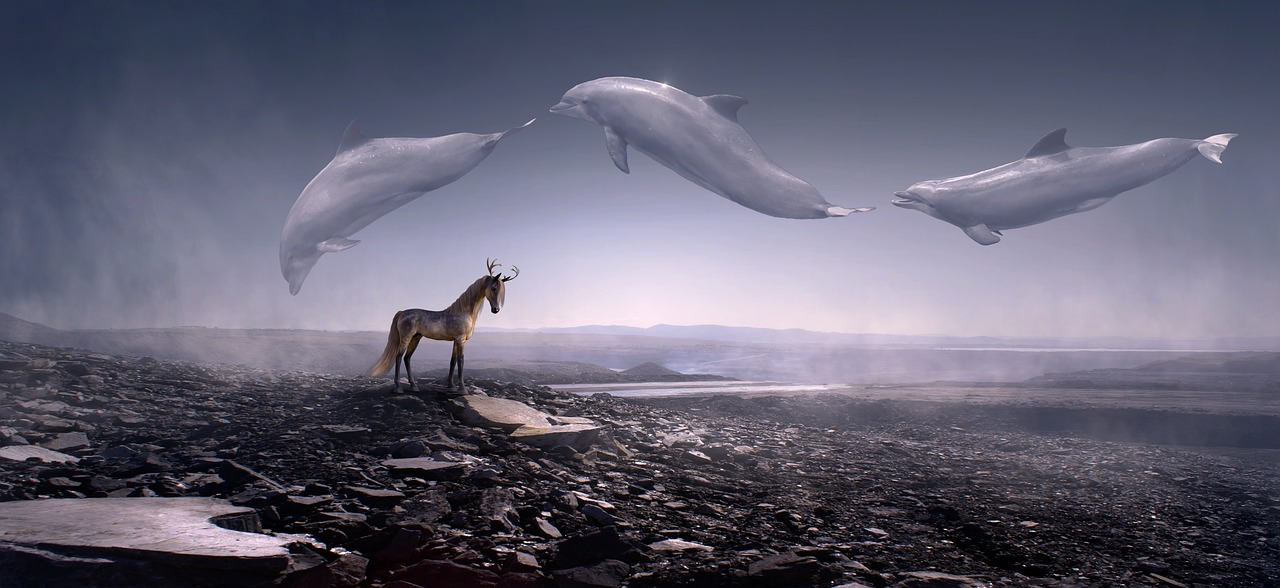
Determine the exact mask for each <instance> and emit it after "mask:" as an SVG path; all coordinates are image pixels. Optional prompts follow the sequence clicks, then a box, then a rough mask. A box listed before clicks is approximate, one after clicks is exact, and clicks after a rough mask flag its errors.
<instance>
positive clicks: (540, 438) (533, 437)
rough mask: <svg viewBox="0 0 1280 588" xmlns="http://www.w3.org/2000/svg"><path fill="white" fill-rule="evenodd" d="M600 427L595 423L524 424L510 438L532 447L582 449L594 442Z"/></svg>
mask: <svg viewBox="0 0 1280 588" xmlns="http://www.w3.org/2000/svg"><path fill="white" fill-rule="evenodd" d="M599 435H600V427H598V426H595V425H545V426H535V425H525V426H523V427H520V428H518V429H516V430H515V431H514V432H513V433H511V438H512V439H514V440H516V441H519V442H521V443H525V444H528V445H533V446H534V447H572V448H574V449H578V450H584V449H586V448H588V447H590V446H591V444H592V443H595V441H596V439H597V438H598V437H599Z"/></svg>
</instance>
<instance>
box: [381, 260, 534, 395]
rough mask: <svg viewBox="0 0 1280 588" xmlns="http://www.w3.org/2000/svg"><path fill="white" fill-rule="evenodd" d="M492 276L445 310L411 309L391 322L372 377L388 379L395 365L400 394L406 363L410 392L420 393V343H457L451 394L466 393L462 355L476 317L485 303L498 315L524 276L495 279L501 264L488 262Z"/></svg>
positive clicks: (452, 360) (514, 269)
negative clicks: (416, 368)
mask: <svg viewBox="0 0 1280 588" xmlns="http://www.w3.org/2000/svg"><path fill="white" fill-rule="evenodd" d="M485 265H486V266H487V267H488V268H489V274H488V275H485V276H481V277H480V279H478V280H476V281H475V282H474V283H472V284H471V285H470V286H468V287H467V289H466V291H464V292H463V293H462V295H461V296H458V299H457V300H455V301H454V302H453V304H451V305H449V308H446V309H444V310H422V309H421V308H410V309H406V310H401V311H399V312H397V313H396V315H395V317H394V318H392V319H391V332H390V333H388V334H387V347H386V349H384V350H383V351H382V357H380V358H378V363H375V364H374V365H373V368H372V369H371V370H370V373H371V375H373V376H381V375H385V374H386V373H387V372H388V371H390V370H391V367H392V366H393V365H394V366H395V368H396V376H395V383H396V393H400V392H401V389H400V360H401V359H402V358H403V359H404V371H405V373H406V374H408V376H409V389H410V390H411V391H413V392H417V391H418V384H417V383H416V382H414V381H413V372H411V371H410V370H409V358H410V357H413V352H414V350H416V349H417V348H418V341H419V340H421V339H422V338H423V337H426V338H428V339H434V340H436V341H453V355H452V356H450V357H449V390H450V391H453V390H457V389H459V388H460V389H463V390H465V389H466V388H465V385H464V384H463V380H462V352H463V350H464V348H465V347H466V344H467V339H470V338H471V333H472V332H473V331H475V328H476V317H477V316H478V315H479V314H480V307H481V306H484V301H485V300H488V301H489V309H490V310H492V311H493V313H494V314H497V313H498V311H499V310H501V309H502V303H503V301H504V300H505V299H506V295H507V284H506V283H507V282H510V281H511V280H514V279H515V278H516V276H518V275H520V268H518V267H516V266H514V265H513V266H511V270H512V272H513V273H512V274H511V275H510V276H503V275H502V274H501V273H498V274H497V275H494V273H493V269H494V268H496V267H500V266H501V265H502V264H500V263H498V260H496V259H494V260H488V259H486V260H485ZM455 365H456V366H457V367H458V382H457V388H455V387H454V381H453V368H454V366H455Z"/></svg>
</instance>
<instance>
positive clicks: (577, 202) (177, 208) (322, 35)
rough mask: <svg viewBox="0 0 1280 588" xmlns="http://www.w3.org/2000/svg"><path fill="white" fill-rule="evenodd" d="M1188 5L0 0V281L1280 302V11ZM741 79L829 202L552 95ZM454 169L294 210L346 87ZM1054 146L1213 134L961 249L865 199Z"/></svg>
mask: <svg viewBox="0 0 1280 588" xmlns="http://www.w3.org/2000/svg"><path fill="white" fill-rule="evenodd" d="M1278 10H1280V9H1277V8H1276V7H1275V6H1274V5H1272V4H1271V3H1202V2H1194V3H1193V2H1187V3H1182V2H1124V3H1111V2H1071V3H1052V4H1051V3H1045V2H1034V3H1029V2H981V3H978V2H973V3H968V2H894V3H887V2H874V3H870V2H823V3H795V2H787V3H753V2H745V3H744V2H723V3H721V2H698V3H690V2H656V3H655V2H645V3H604V2H529V3H516V2H492V3H490V2H450V3H414V4H409V3H372V2H361V3H337V2H334V3H316V2H296V3H285V2H272V3H258V2H252V3H251V2H218V3H204V2H186V3H173V2H124V3H120V2H101V3H95V2H8V3H5V4H3V5H2V6H0V63H2V64H3V70H2V71H3V74H2V75H3V76H4V83H3V84H0V88H2V89H0V132H2V133H3V144H0V158H2V159H0V203H3V206H4V218H3V225H0V227H2V228H3V234H0V246H3V251H2V255H0V312H9V313H12V314H17V315H19V316H22V317H23V318H28V319H31V320H38V321H42V322H46V323H49V324H52V325H54V326H60V327H76V326H150V325H173V324H201V325H209V326H265V327H312V328H354V329H381V328H384V325H383V323H385V322H386V316H389V315H390V314H391V313H392V312H394V311H395V310H397V309H399V308H405V307H426V308H435V307H443V306H445V305H447V304H448V303H449V302H451V301H452V300H453V298H454V297H455V296H456V295H457V293H458V292H460V291H461V290H462V288H463V287H465V286H466V285H467V284H468V283H470V281H471V280H472V279H474V278H475V277H476V276H478V275H479V274H480V273H481V272H482V271H483V267H482V264H483V260H484V258H485V257H494V256H496V257H499V258H501V259H502V260H503V261H504V262H507V263H514V264H516V265H519V266H520V267H521V268H522V269H523V270H524V273H523V274H522V275H521V278H520V281H518V282H513V283H512V284H511V292H510V293H509V295H508V308H507V310H505V311H504V312H503V313H502V314H501V315H498V316H494V317H486V319H485V320H486V323H485V324H487V325H489V326H510V327H533V326H544V325H545V326H564V325H576V324H586V323H617V324H628V325H637V326H647V325H649V324H653V323H677V324H690V323H722V324H730V325H746V326H763V327H801V328H808V329H815V330H832V331H849V332H895V333H945V334H961V335H984V334H989V335H1134V336H1217V335H1275V334H1277V333H1280V312H1278V311H1280V308H1277V307H1276V304H1277V303H1276V302H1275V301H1276V300H1280V265H1278V264H1277V262H1276V254H1277V252H1278V251H1280V228H1277V227H1280V224H1278V223H1277V220H1276V219H1278V218H1280V195H1278V194H1277V189H1276V185H1277V181H1278V180H1280V172H1277V170H1276V164H1275V162H1276V161H1277V160H1278V156H1280V139H1278V137H1280V134H1278V132H1280V116H1278V115H1277V114H1276V105H1277V104H1280V81H1278V79H1277V76H1276V75H1275V74H1274V62H1275V58H1276V56H1277V55H1280V42H1277V41H1276V40H1275V35H1274V30H1275V29H1276V27H1277V25H1280V12H1278ZM610 75H627V76H636V77H642V78H649V79H655V80H659V81H665V82H667V83H670V84H671V85H674V86H676V87H679V88H681V89H684V90H686V91H688V92H690V93H693V94H698V95H706V94H719V93H725V94H737V95H740V96H743V97H745V98H747V99H748V100H750V104H748V105H747V106H746V107H744V108H743V110H742V112H741V115H740V120H741V122H742V124H743V126H744V127H745V128H746V129H747V130H748V131H750V132H751V134H752V136H753V137H754V138H755V139H756V140H757V142H758V143H759V144H760V145H761V146H762V148H763V149H764V150H765V152H766V153H768V154H769V156H770V157H772V158H773V159H774V160H775V161H777V162H778V163H779V164H780V165H782V166H783V167H784V168H786V169H787V170H789V171H791V172H792V173H794V174H795V175H797V176H799V177H801V178H803V179H805V180H807V181H808V182H810V183H811V184H813V185H814V186H815V187H817V188H818V189H819V190H820V191H821V192H822V193H823V194H824V195H825V196H826V198H827V199H828V200H829V201H831V202H834V203H837V204H843V205H849V206H861V205H872V206H877V207H878V210H876V211H875V212H872V213H869V214H865V215H858V216H856V217H851V218H846V219H829V220H823V221H788V220H781V219H774V218H770V217H765V216H762V215H759V214H756V213H754V212H751V211H749V210H746V209H744V208H741V207H738V206H736V205H734V204H732V203H730V202H728V201H726V200H724V199H722V198H719V197H718V196H715V195H713V194H711V193H709V192H707V191H705V190H702V189H701V188H698V187H697V186H694V185H692V184H690V183H689V182H687V181H685V180H683V179H681V178H679V177H678V176H676V175H675V174H674V173H672V172H670V171H669V170H667V169H665V168H663V167H661V166H659V165H657V164H656V163H653V162H652V161H650V160H648V159H647V158H645V157H644V156H643V155H639V154H633V156H632V158H631V159H632V162H631V163H632V173H631V174H630V175H623V174H621V173H619V172H618V171H617V170H616V169H615V168H614V167H613V165H612V163H611V162H610V161H609V158H608V155H607V154H606V153H605V149H604V144H603V139H602V136H601V132H600V129H599V128H598V127H597V126H594V125H591V124H588V123H585V122H583V121H579V120H571V119H566V118H561V117H555V116H552V115H549V114H547V113H546V109H547V108H548V107H550V106H551V105H553V104H555V103H556V101H557V100H558V99H559V97H560V95H561V94H562V93H563V92H564V91H565V90H567V89H568V88H570V87H572V86H573V85H575V84H577V83H580V82H583V81H587V80H590V79H594V78H597V77H602V76H610ZM532 116H538V117H539V121H538V122H537V123H535V125H534V126H533V127H531V128H530V129H529V130H528V131H526V132H524V133H522V134H520V135H518V136H514V137H512V138H510V139H508V140H506V141H504V142H503V144H502V145H500V146H499V147H498V149H497V151H496V152H495V153H494V154H493V155H492V156H491V157H490V158H489V159H488V160H486V161H485V162H484V163H482V164H481V165H480V166H479V167H477V168H476V169H475V170H474V171H473V172H472V173H471V174H470V175H468V176H467V177H465V178H463V179H462V180H460V181H458V182H456V183H455V184H452V185H450V186H446V187H445V188H442V189H440V190H438V191H436V192H433V193H431V194H428V195H427V196H425V197H424V198H422V199H421V200H420V201H417V202H414V203H412V204H409V205H407V206H405V207H404V208H402V209H400V210H399V211H397V212H396V213H394V214H392V215H390V216H388V217H386V218H383V219H381V220H379V221H378V222H376V223H374V224H373V225H371V226H370V227H368V228H367V229H365V230H363V231H361V232H360V233H358V234H357V235H356V236H355V238H357V239H361V240H362V243H361V244H360V245H359V246H357V247H355V248H353V249H351V250H349V251H346V252H342V253H337V254H330V255H326V256H325V257H323V258H322V259H321V261H320V262H319V263H318V264H317V266H316V268H315V269H314V270H313V272H312V274H311V275H310V277H309V278H308V280H307V283H306V286H305V287H304V288H303V291H302V292H301V293H300V294H299V295H298V296H297V297H291V296H289V293H288V288H287V285H286V283H285V282H284V280H283V279H282V278H281V276H280V274H279V267H278V262H277V257H276V248H277V242H278V239H279V233H280V228H281V226H282V224H283V221H284V217H285V215H286V214H287V213H288V210H289V208H290V206H292V204H293V201H294V200H295V199H296V198H297V196H298V194H299V192H301V190H302V188H303V187H304V186H305V185H306V183H307V182H308V181H309V180H310V179H311V177H313V176H314V175H315V174H316V173H317V172H318V171H319V170H320V169H321V168H322V167H324V165H325V164H326V163H327V162H328V161H329V159H330V158H331V157H332V155H333V151H334V149H335V148H336V146H337V143H338V139H339V138H340V137H341V134H342V130H343V128H344V127H345V126H346V124H347V123H348V122H349V121H350V120H351V119H353V118H357V119H359V120H360V122H361V124H362V126H363V127H364V129H365V131H366V133H367V134H369V135H371V136H436V135H443V134H448V133H454V132H462V131H470V132H493V131H497V130H501V129H504V128H507V127H510V126H514V125H517V124H519V123H522V122H524V121H525V120H528V119H529V118H530V117H532ZM1059 127H1067V128H1068V129H1069V130H1068V135H1067V140H1068V142H1069V143H1071V144H1073V145H1080V146H1104V145H1121V144H1128V143H1137V142H1142V141H1146V140H1149V139H1152V138H1156V137H1169V136H1172V137H1184V138H1204V137H1207V136H1209V135H1214V134H1218V133H1226V132H1234V133H1239V134H1240V137H1239V138H1237V139H1236V140H1235V141H1233V142H1232V143H1231V146H1230V148H1229V149H1228V150H1227V152H1226V155H1225V156H1224V161H1225V163H1224V164H1223V165H1221V166H1218V165H1214V164H1212V163H1210V162H1208V161H1207V160H1199V159H1198V160H1196V161H1192V162H1191V163H1189V164H1187V165H1186V166H1185V167H1184V168H1183V169H1180V170H1178V171H1177V172H1175V173H1174V174H1172V175H1170V176H1168V177H1166V178H1163V179H1161V180H1158V181H1156V182H1154V183H1152V184H1150V185H1148V186H1145V187H1142V188H1139V189H1137V190H1134V191H1132V192H1128V193H1125V194H1123V195H1121V196H1120V197H1118V198H1117V199H1116V200H1115V201H1113V202H1111V203H1109V204H1107V205H1106V206H1103V207H1102V208H1099V209H1098V210H1095V211H1092V212H1088V213H1084V214H1080V215H1074V216H1070V217H1065V218H1062V219H1058V220H1055V221H1052V222H1049V223H1045V224H1042V225H1036V226H1033V227H1028V228H1024V229H1017V230H1012V231H1009V232H1007V233H1006V237H1005V240H1004V241H1003V242H1002V243H1000V244H998V245H995V246H992V247H980V246H977V245H975V244H973V243H972V242H970V241H969V240H968V238H967V237H965V236H964V235H963V234H962V233H960V231H959V230H958V229H956V228H954V227H951V226H949V225H946V224H944V223H941V222H939V221H936V220H933V219H929V218H928V217H926V216H924V215H921V214H919V213H916V212H912V211H907V210H900V209H895V208H894V207H892V206H891V205H889V203H888V201H889V199H890V198H892V193H893V192H894V191H895V190H900V189H903V188H905V187H906V186H908V185H910V184H912V183H915V182H917V181H920V180H925V179H931V178H944V177H951V176H956V175H962V174H967V173H971V172H976V171H979V170H982V169H987V168H990V167H994V166H996V165H999V164H1002V163H1005V162H1008V161H1011V160H1013V159H1016V158H1018V157H1020V156H1021V155H1022V154H1023V153H1024V152H1025V151H1026V150H1027V149H1028V148H1030V146H1031V145H1032V144H1034V143H1035V142H1036V141H1037V140H1038V139H1039V138H1040V137H1041V136H1043V135H1044V134H1045V133H1047V132H1049V131H1051V130H1053V129H1055V128H1059Z"/></svg>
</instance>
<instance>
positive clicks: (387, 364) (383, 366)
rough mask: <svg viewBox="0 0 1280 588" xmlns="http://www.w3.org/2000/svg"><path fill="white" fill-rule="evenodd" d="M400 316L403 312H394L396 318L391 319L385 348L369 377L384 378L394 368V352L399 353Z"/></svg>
mask: <svg viewBox="0 0 1280 588" xmlns="http://www.w3.org/2000/svg"><path fill="white" fill-rule="evenodd" d="M402 314H404V311H403V310H399V311H396V316H395V317H393V318H392V319H391V332H390V333H387V348H386V349H383V350H382V357H379V358H378V363H375V364H373V368H372V369H370V370H369V375H371V376H385V375H386V374H387V372H389V371H391V368H392V367H394V366H395V364H396V352H398V351H400V315H402Z"/></svg>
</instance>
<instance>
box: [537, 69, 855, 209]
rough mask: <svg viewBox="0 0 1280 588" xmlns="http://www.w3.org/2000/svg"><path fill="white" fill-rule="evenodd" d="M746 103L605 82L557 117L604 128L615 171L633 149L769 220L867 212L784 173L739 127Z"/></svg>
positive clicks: (573, 95)
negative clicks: (839, 203) (829, 199)
mask: <svg viewBox="0 0 1280 588" xmlns="http://www.w3.org/2000/svg"><path fill="white" fill-rule="evenodd" d="M746 103H747V101H746V99H743V98H739V97H737V96H729V95H726V94H717V95H714V96H702V97H698V96H693V95H691V94H687V93H685V92H682V91H680V90H679V89H676V88H673V87H671V86H668V85H666V84H663V83H660V82H654V81H650V80H642V79H637V78H621V77H612V78H600V79H598V80H593V81H590V82H584V83H581V84H578V85H577V86H574V87H573V88H571V89H570V90H569V91H568V92H566V93H565V95H564V97H563V98H561V99H560V103H559V104H556V105H555V106H553V107H551V112H552V113H553V114H559V115H562V116H569V117H574V118H580V119H583V120H586V121H590V122H594V123H597V124H599V125H600V126H602V127H604V139H605V146H606V147H607V148H608V150H609V156H610V157H612V158H613V163H614V165H617V166H618V169H620V170H622V172H623V173H631V168H630V166H629V165H628V164H627V146H628V145H631V146H633V147H635V148H636V150H638V151H640V152H641V153H644V154H645V155H648V156H649V157H651V158H653V159H654V160H655V161H657V162H658V163H661V164H662V165H664V166H666V167H668V168H671V170H672V171H674V172H676V173H678V174H680V175H681V176H682V177H684V178H685V179H686V180H689V181H691V182H693V183H695V184H697V185H699V186H702V187H703V188H706V189H708V190H711V191H712V192H715V193H716V194H719V195H721V196H724V197H725V198H728V199H729V200H732V201H734V202H737V203H738V204H741V205H742V206H745V207H747V208H750V209H752V210H754V211H756V212H761V213H764V214H767V215H769V216H776V217H781V218H827V217H832V216H847V215H849V214H850V213H854V212H867V211H869V210H872V208H871V207H867V208H844V207H842V206H836V205H833V204H831V203H830V202H827V201H826V199H824V198H823V197H822V194H819V193H818V190H817V189H815V188H814V187H813V186H810V185H809V184H808V183H807V182H805V181H804V180H801V179H800V178H797V177H795V176H793V175H791V174H790V173H788V172H787V170H784V169H782V168H781V167H778V164H776V163H774V162H773V161H772V160H770V159H769V158H768V157H767V156H766V155H765V154H764V152H763V151H761V150H760V146H759V145H757V144H756V142H755V141H754V140H753V139H752V138H751V135H749V134H747V131H746V129H744V128H742V125H740V124H738V109H739V108H741V107H742V105H744V104H746Z"/></svg>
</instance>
